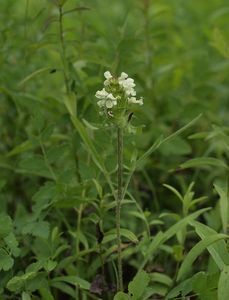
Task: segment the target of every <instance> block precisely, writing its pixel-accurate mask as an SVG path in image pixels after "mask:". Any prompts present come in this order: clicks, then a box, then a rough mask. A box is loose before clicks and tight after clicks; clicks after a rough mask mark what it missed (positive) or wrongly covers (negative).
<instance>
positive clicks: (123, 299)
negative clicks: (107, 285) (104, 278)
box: [114, 292, 131, 300]
mask: <svg viewBox="0 0 229 300" xmlns="http://www.w3.org/2000/svg"><path fill="white" fill-rule="evenodd" d="M130 299H131V298H130V297H129V296H128V295H127V294H125V293H123V292H118V294H116V295H115V297H114V300H130Z"/></svg>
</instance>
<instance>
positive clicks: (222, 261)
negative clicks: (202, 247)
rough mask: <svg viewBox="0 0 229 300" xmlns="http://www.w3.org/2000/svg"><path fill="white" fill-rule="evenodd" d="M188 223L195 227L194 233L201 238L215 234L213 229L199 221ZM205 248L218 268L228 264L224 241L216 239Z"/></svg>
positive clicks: (228, 257) (228, 256) (228, 255)
mask: <svg viewBox="0 0 229 300" xmlns="http://www.w3.org/2000/svg"><path fill="white" fill-rule="evenodd" d="M190 225H192V226H193V227H195V230H196V233H197V234H198V235H199V236H200V238H201V239H204V238H206V237H210V236H212V235H216V234H217V232H216V231H215V230H213V229H212V228H210V227H208V226H206V225H204V224H201V223H200V222H197V221H191V222H190ZM207 249H208V251H209V253H210V254H211V256H212V258H213V259H214V261H215V263H216V264H217V266H218V267H219V269H220V270H222V269H223V268H224V266H225V265H228V264H229V254H228V251H227V246H226V243H225V241H218V242H216V243H215V244H214V245H211V246H208V247H207Z"/></svg>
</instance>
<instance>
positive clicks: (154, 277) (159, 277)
mask: <svg viewBox="0 0 229 300" xmlns="http://www.w3.org/2000/svg"><path fill="white" fill-rule="evenodd" d="M149 275H150V281H152V282H159V283H163V284H165V285H167V286H172V284H173V280H172V279H171V278H170V277H169V276H168V275H166V274H162V273H158V272H153V273H151V274H149Z"/></svg>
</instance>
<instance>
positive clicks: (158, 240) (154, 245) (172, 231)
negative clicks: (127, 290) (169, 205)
mask: <svg viewBox="0 0 229 300" xmlns="http://www.w3.org/2000/svg"><path fill="white" fill-rule="evenodd" d="M208 210H209V208H203V209H200V210H197V211H196V212H194V213H192V214H190V215H189V216H187V217H185V218H183V219H181V220H180V221H178V222H177V223H176V224H174V225H172V226H171V227H170V228H169V229H168V230H166V231H165V232H164V233H162V232H159V233H158V234H157V235H156V236H155V237H154V239H153V241H152V242H151V244H150V245H149V247H148V249H147V252H146V255H145V259H144V261H143V263H142V265H141V268H143V267H144V266H145V264H146V263H147V261H148V259H152V258H153V255H154V253H155V251H156V250H157V249H158V247H159V246H160V245H162V244H164V243H165V242H166V241H167V240H169V239H170V238H171V237H172V236H174V235H176V234H177V232H178V231H180V230H181V229H183V228H184V227H185V226H187V224H188V223H189V222H191V221H192V220H194V219H196V218H198V217H199V216H200V215H201V214H203V213H204V212H206V211H208Z"/></svg>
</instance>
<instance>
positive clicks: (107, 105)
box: [106, 100, 113, 108]
mask: <svg viewBox="0 0 229 300" xmlns="http://www.w3.org/2000/svg"><path fill="white" fill-rule="evenodd" d="M106 107H107V108H112V107H113V101H111V100H107V101H106Z"/></svg>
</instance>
